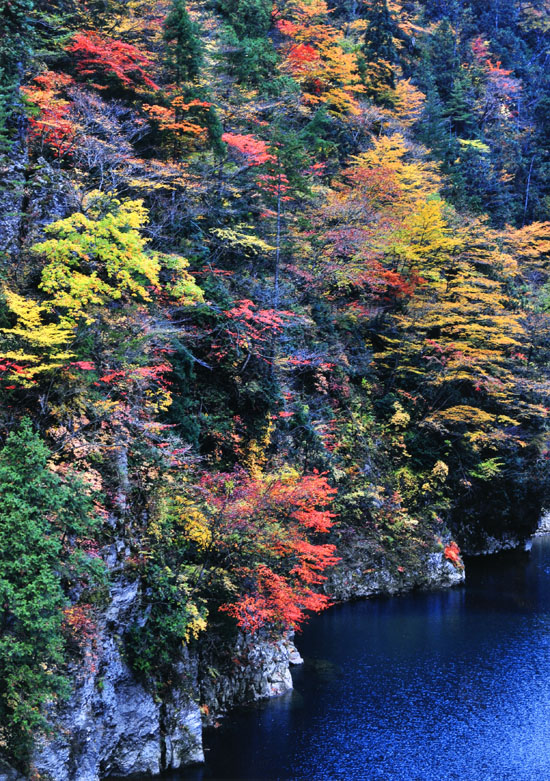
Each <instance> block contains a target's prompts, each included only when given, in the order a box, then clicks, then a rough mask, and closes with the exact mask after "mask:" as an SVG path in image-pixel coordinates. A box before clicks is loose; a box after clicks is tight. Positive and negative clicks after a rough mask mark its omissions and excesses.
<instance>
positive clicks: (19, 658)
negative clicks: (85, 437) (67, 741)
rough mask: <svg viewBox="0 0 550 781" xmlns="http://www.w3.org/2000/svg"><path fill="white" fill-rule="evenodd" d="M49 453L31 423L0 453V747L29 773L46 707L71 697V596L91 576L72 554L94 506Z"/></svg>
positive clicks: (87, 567)
mask: <svg viewBox="0 0 550 781" xmlns="http://www.w3.org/2000/svg"><path fill="white" fill-rule="evenodd" d="M49 457H50V453H49V450H48V448H47V447H46V445H45V444H44V442H43V441H42V440H41V439H40V436H39V435H38V434H36V433H34V432H33V430H32V426H31V423H30V421H29V420H28V419H26V420H25V421H24V422H23V424H22V426H21V429H20V431H19V432H16V433H12V434H10V436H9V437H8V440H7V443H6V445H5V447H4V449H3V450H2V452H1V453H0V503H1V505H2V514H1V516H0V746H1V745H4V746H5V747H6V748H7V750H8V753H9V755H10V756H11V757H12V759H13V760H15V761H16V762H18V763H19V765H20V767H21V768H22V769H25V763H26V761H27V759H28V753H29V750H30V745H31V738H32V736H33V734H34V733H36V731H37V730H39V729H42V728H44V727H46V721H45V718H44V716H43V714H42V708H43V706H44V705H45V704H46V703H47V702H51V701H53V700H55V699H57V698H58V697H60V696H63V695H65V694H67V692H68V688H69V686H68V681H67V679H66V678H65V676H64V675H63V673H61V672H60V668H61V666H62V664H63V662H64V660H65V641H64V638H63V634H62V631H61V629H62V624H63V608H64V607H65V606H66V605H67V604H68V600H67V597H66V591H67V588H68V587H69V586H71V585H72V584H74V582H75V581H76V580H80V579H81V578H82V576H83V575H85V572H86V570H88V572H90V565H89V562H90V560H89V559H88V558H87V557H86V556H85V555H84V556H83V555H82V554H81V553H80V555H79V553H78V552H77V551H75V549H74V546H73V544H72V541H73V540H74V538H75V536H76V535H79V534H82V533H83V532H87V533H89V528H90V523H91V522H90V510H91V501H90V499H89V498H88V497H87V496H86V494H85V493H84V492H83V491H82V486H80V485H79V484H75V483H74V482H73V483H72V484H71V485H69V484H67V483H65V482H64V481H63V480H62V479H61V478H60V477H58V476H57V475H56V474H55V473H54V472H52V471H51V470H50V469H49V468H48V458H49Z"/></svg>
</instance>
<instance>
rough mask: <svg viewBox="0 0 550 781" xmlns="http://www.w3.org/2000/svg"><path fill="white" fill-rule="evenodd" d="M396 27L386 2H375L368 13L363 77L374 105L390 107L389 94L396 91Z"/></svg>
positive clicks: (381, 0)
mask: <svg viewBox="0 0 550 781" xmlns="http://www.w3.org/2000/svg"><path fill="white" fill-rule="evenodd" d="M394 34H395V25H394V22H393V20H392V18H391V14H390V10H389V8H388V3H387V0H372V3H371V5H370V7H369V9H368V11H367V29H366V31H365V38H364V41H363V46H362V62H360V63H359V65H360V71H361V76H362V80H363V83H364V85H365V86H366V88H367V94H368V95H369V97H371V98H372V99H373V100H374V101H375V102H378V103H387V102H388V91H389V90H393V89H395V72H394V67H393V66H394V64H395V62H396V60H397V53H396V51H395V46H394V42H393V39H394Z"/></svg>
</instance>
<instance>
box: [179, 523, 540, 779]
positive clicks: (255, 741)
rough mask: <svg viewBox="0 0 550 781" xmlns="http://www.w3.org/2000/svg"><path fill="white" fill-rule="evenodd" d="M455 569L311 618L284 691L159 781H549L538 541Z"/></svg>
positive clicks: (231, 723) (230, 723)
mask: <svg viewBox="0 0 550 781" xmlns="http://www.w3.org/2000/svg"><path fill="white" fill-rule="evenodd" d="M467 569H468V582H467V585H466V586H465V587H463V588H458V589H453V590H450V591H441V592H433V593H428V594H411V595H407V596H403V597H397V598H393V599H379V600H372V601H367V602H356V603H353V604H351V603H350V604H347V605H342V606H338V607H335V608H332V609H331V610H329V611H327V612H326V613H325V614H323V615H321V616H319V617H315V618H314V619H313V620H312V621H311V623H310V624H309V626H308V627H307V628H306V629H305V630H304V632H303V635H302V636H301V637H300V638H299V639H298V643H297V644H298V647H299V650H300V651H301V653H302V655H303V656H304V657H305V658H306V664H305V665H304V666H303V668H297V669H296V670H295V673H294V684H295V692H293V693H292V694H289V695H286V696H284V697H281V698H278V699H275V700H270V701H269V702H268V703H265V704H262V705H261V706H259V707H258V706H257V707H255V708H249V709H243V710H241V711H239V712H237V713H233V714H232V715H231V717H230V718H229V719H227V720H226V721H225V722H224V723H223V726H222V727H221V728H220V729H218V730H212V731H211V732H209V733H208V734H207V736H206V745H207V748H208V752H207V764H206V766H205V767H204V768H196V769H192V770H189V771H185V772H183V773H179V774H172V775H170V776H169V777H168V778H169V779H171V781H176V779H177V780H178V781H182V779H192V780H193V781H206V779H214V778H219V779H243V780H244V779H297V780H298V779H300V780H302V779H303V780H304V781H305V780H306V779H307V781H313V780H315V781H324V780H325V779H326V781H332V780H333V779H342V780H343V779H346V781H347V780H348V779H357V780H359V779H360V780H361V781H363V779H365V780H369V781H370V779H382V780H383V781H392V780H393V779H395V781H444V780H445V781H446V780H447V779H449V780H450V779H460V781H491V780H493V779H494V781H545V779H550V538H548V537H546V538H545V537H542V538H537V539H536V540H534V543H533V547H532V550H531V552H530V553H529V554H526V553H514V554H503V555H501V556H499V557H493V558H492V559H481V560H474V561H471V562H469V563H468V567H467Z"/></svg>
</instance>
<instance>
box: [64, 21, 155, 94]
mask: <svg viewBox="0 0 550 781" xmlns="http://www.w3.org/2000/svg"><path fill="white" fill-rule="evenodd" d="M67 51H68V52H69V53H70V54H73V55H74V56H75V57H76V60H77V65H76V69H77V72H78V74H79V75H80V76H83V77H89V78H93V79H99V80H103V81H107V84H108V85H110V84H112V82H113V79H114V82H115V83H118V85H120V86H123V87H126V88H128V89H133V90H136V91H137V90H139V88H143V87H144V86H145V87H149V88H150V89H152V90H158V89H159V87H158V86H157V84H155V82H154V81H153V80H152V79H151V78H150V77H149V76H148V75H147V72H146V68H150V67H151V65H152V59H151V57H150V56H149V54H144V53H143V52H141V51H139V49H137V48H136V47H135V46H132V45H131V44H129V43H124V42H123V41H117V40H113V39H110V38H104V37H102V36H100V35H99V34H98V33H96V32H94V31H93V30H90V31H88V32H82V33H76V35H74V36H73V39H72V41H71V43H70V44H69V45H68V46H67ZM94 86H96V87H98V88H105V86H106V85H99V84H95V85H94Z"/></svg>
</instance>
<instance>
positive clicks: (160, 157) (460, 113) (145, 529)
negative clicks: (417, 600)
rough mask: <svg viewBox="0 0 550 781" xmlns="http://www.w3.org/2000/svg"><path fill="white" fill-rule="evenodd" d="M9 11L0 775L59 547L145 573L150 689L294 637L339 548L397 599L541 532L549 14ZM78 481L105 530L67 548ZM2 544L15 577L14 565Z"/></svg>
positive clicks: (317, 7) (184, 6)
mask: <svg viewBox="0 0 550 781" xmlns="http://www.w3.org/2000/svg"><path fill="white" fill-rule="evenodd" d="M4 6H5V8H3V9H2V10H3V16H4V19H5V22H4V24H5V28H4V33H5V34H4V37H3V39H2V43H1V45H0V72H1V74H2V87H1V88H0V154H1V155H2V159H1V167H2V170H3V171H4V172H5V174H6V176H5V183H4V185H3V189H2V190H1V192H0V197H1V199H2V203H3V204H5V206H6V210H5V214H4V215H2V217H1V218H0V229H1V230H2V231H3V232H4V233H5V237H6V240H5V245H4V246H3V248H2V249H1V250H0V261H1V266H2V268H1V284H2V296H1V306H0V333H1V341H0V384H1V387H2V404H1V406H0V434H1V436H2V438H3V441H4V442H5V443H6V444H5V448H4V450H3V452H2V455H0V459H1V461H0V491H1V492H2V495H3V496H4V497H5V498H4V507H5V508H6V507H7V508H8V510H7V511H6V509H4V522H3V526H2V534H1V536H0V568H1V569H0V589H1V590H2V595H4V594H6V595H7V596H2V599H1V600H0V610H4V613H0V616H2V620H3V621H4V626H7V625H8V624H9V631H10V632H11V633H12V634H13V637H17V643H18V644H20V645H17V646H16V648H17V649H18V648H20V649H21V651H20V652H21V657H20V658H19V657H18V656H15V655H11V656H10V657H9V664H8V662H7V651H6V649H5V648H4V646H3V645H1V644H0V663H1V664H3V665H4V667H3V668H2V680H1V681H0V717H1V718H0V721H1V722H2V724H6V723H9V724H12V725H13V730H15V732H13V733H12V732H8V731H6V729H8V728H4V729H5V731H6V736H4V734H3V733H1V740H2V741H4V742H6V741H7V742H8V744H9V748H10V750H11V753H12V754H13V753H14V751H15V750H14V749H12V743H13V741H14V740H15V738H13V737H11V736H12V735H16V734H17V735H20V736H23V737H21V743H22V744H23V743H24V742H25V741H26V740H27V738H28V737H29V736H30V734H31V732H32V731H33V730H34V729H35V728H37V727H39V726H40V725H41V724H42V717H41V715H40V713H41V711H40V709H41V708H42V707H43V705H44V704H45V703H47V702H49V701H50V700H52V698H54V697H55V696H57V695H61V694H62V692H63V691H65V689H66V687H65V683H64V681H63V670H64V665H66V664H67V663H68V662H69V661H70V657H71V653H72V652H74V648H73V649H72V651H71V643H70V642H68V641H67V642H65V641H63V640H62V637H61V635H60V634H59V627H60V626H61V624H62V622H63V620H64V616H65V617H66V616H67V611H69V613H68V615H69V619H70V620H69V624H70V625H71V626H73V627H77V626H78V624H79V622H80V624H81V625H83V624H86V610H87V608H86V607H85V606H86V605H87V604H88V603H87V601H86V600H88V601H89V595H88V594H87V593H86V589H87V588H88V587H86V588H85V587H83V586H80V587H79V588H76V587H75V586H74V582H73V579H72V578H73V577H74V576H71V575H69V574H67V573H68V570H70V567H72V566H73V565H72V564H71V563H70V562H71V561H72V557H74V556H80V558H81V560H82V561H83V562H84V561H85V559H86V557H87V556H88V558H89V555H88V553H89V550H91V549H92V548H90V546H92V547H93V550H98V551H101V550H102V546H103V545H106V542H107V538H109V539H111V538H112V537H113V536H114V537H115V538H117V539H123V540H124V544H123V545H121V546H119V548H117V551H118V559H117V562H116V570H117V577H118V576H121V573H122V575H123V576H127V577H132V578H138V579H139V581H140V598H141V599H142V602H143V616H145V617H146V620H139V621H137V622H136V623H135V625H132V626H129V627H128V631H127V633H126V636H125V638H124V643H125V648H126V653H127V656H128V659H129V660H130V661H131V663H132V665H133V666H134V669H135V670H136V672H137V673H138V674H140V675H142V676H145V677H146V678H147V680H148V681H149V682H150V681H152V680H154V681H155V682H156V683H159V684H161V683H162V681H163V680H168V679H169V677H170V666H171V664H173V662H174V660H175V658H176V657H177V654H178V651H179V649H180V648H181V646H182V643H183V644H191V643H197V642H200V641H201V637H203V636H204V634H205V631H206V630H207V629H208V631H209V632H214V633H219V634H220V635H225V634H226V633H231V632H232V631H233V632H234V631H236V630H237V629H240V630H241V631H244V632H247V633H254V632H256V631H258V630H260V629H261V630H262V631H265V632H269V631H274V632H281V631H286V630H292V629H295V628H297V627H299V625H300V623H301V622H302V621H303V620H304V618H305V616H306V614H307V612H308V611H311V610H320V609H322V608H323V607H325V606H326V605H327V603H328V600H327V597H326V596H325V595H324V594H323V592H322V585H323V580H324V578H325V575H326V571H327V570H328V568H330V567H331V566H333V565H334V564H335V562H336V561H337V559H338V555H339V552H342V551H343V550H344V549H345V548H346V546H349V545H352V544H353V542H354V540H358V539H359V540H361V543H362V546H363V550H364V551H366V555H367V554H368V561H367V562H366V567H367V568H368V567H369V566H371V567H377V566H384V567H385V568H390V569H392V570H393V571H394V572H395V574H396V575H398V574H399V573H402V572H407V571H410V570H413V569H414V567H415V566H417V565H418V561H419V557H420V556H421V555H423V554H425V553H426V552H430V551H435V550H443V548H444V555H445V556H446V558H447V560H448V561H450V562H452V563H453V564H455V565H456V566H461V563H460V557H459V550H458V546H457V544H456V543H455V542H449V543H448V544H446V545H445V544H443V543H441V539H442V538H443V537H445V535H446V534H447V529H450V530H451V532H452V534H453V536H455V537H456V539H457V540H458V542H459V543H461V544H466V545H472V546H473V545H475V544H476V543H479V541H480V539H481V540H482V539H483V536H484V535H485V536H487V535H492V536H496V537H498V536H499V535H502V534H503V533H505V532H519V533H522V532H523V531H528V530H529V529H531V528H532V526H533V524H534V523H535V522H536V518H537V513H538V511H539V510H540V506H541V504H542V501H543V499H544V496H545V495H546V491H547V477H546V471H547V469H546V464H547V457H548V452H547V443H546V438H547V435H546V429H547V423H546V420H547V412H548V410H547V408H548V402H549V399H548V391H547V365H548V360H547V359H548V349H549V347H548V346H549V344H550V341H549V339H550V320H549V314H548V313H549V307H550V279H549V272H548V261H547V259H548V255H549V253H550V222H548V221H547V219H548V210H549V205H550V177H549V176H548V171H549V166H550V157H549V153H550V146H549V142H548V137H549V136H548V121H549V119H550V104H549V103H548V97H547V93H548V88H549V87H550V75H549V73H548V68H547V52H548V46H549V43H550V39H549V36H550V8H549V7H548V4H547V3H546V2H543V0H535V2H531V3H528V4H527V3H520V2H518V0H484V2H477V0H470V2H466V0H449V2H440V1H439V0H438V2H431V0H423V2H418V3H408V2H404V1H403V2H401V1H400V0H361V2H355V0H342V2H340V3H338V4H336V5H329V4H328V3H327V2H325V0H287V1H286V2H277V1H276V2H275V3H272V2H267V0H244V1H240V2H235V1H234V0H217V1H216V2H207V3H203V2H191V0H189V1H188V2H185V0H173V2H172V1H171V0H156V2H154V3H147V2H145V0H125V1H124V2H118V3H116V2H112V0H102V1H101V2H96V0H88V1H87V2H80V0H74V2H71V3H68V2H64V1H63V0H61V1H60V2H56V3H47V2H45V0H11V2H10V3H4ZM0 7H2V3H1V2H0ZM24 418H26V419H27V421H29V420H30V421H32V424H31V423H29V422H26V423H24V424H23V428H20V426H21V420H22V419H24ZM18 431H20V432H21V433H14V432H18ZM35 431H38V432H40V434H41V436H42V437H43V440H44V442H45V443H47V444H43V443H42V440H40V439H39V438H38V434H36V433H34V432H35ZM16 448H19V449H21V448H22V449H24V450H25V453H26V454H27V455H25V457H24V458H23V460H21V458H20V457H19V456H17V455H16V454H15V449H16ZM46 448H49V453H50V455H49V456H48V451H47V450H46ZM25 459H26V460H25ZM25 464H27V465H31V464H34V465H35V466H33V467H32V468H31V467H30V466H25ZM25 470H26V471H25ZM12 473H13V474H12ZM69 473H73V474H75V475H78V476H79V478H78V479H80V480H82V481H84V483H85V484H86V485H87V486H89V487H90V490H93V492H94V497H95V498H94V501H95V502H96V508H95V510H94V514H95V515H98V517H100V518H102V519H104V528H103V529H101V528H99V527H98V528H95V530H94V529H92V530H90V531H89V532H86V534H85V535H84V531H83V530H84V526H83V525H82V524H84V523H85V521H84V518H85V517H91V515H90V507H89V500H88V499H87V498H86V492H85V491H79V492H77V493H78V500H77V495H76V494H74V495H73V493H72V492H71V490H70V489H69V486H70V485H71V484H72V482H71V481H72V480H73V478H72V477H70V478H69V477H68V475H69ZM52 481H54V482H52ZM17 491H20V492H21V495H20V496H19V495H18V496H16V492H17ZM14 492H15V493H14ZM10 502H11V503H12V504H11V505H10ZM12 505H13V507H12ZM69 505H70V507H71V508H72V509H71V510H70V512H69V511H65V510H64V511H63V513H61V507H62V506H63V507H64V508H68V507H69ZM10 507H12V509H11V510H10V509H9V508H10ZM77 511H78V512H77ZM78 513H80V515H78ZM77 517H78V518H80V521H79V523H80V524H81V525H78V524H76V518H77ZM63 524H64V525H65V526H64V525H63ZM17 546H19V547H20V548H21V550H22V551H25V555H26V556H30V557H34V559H33V561H32V562H29V563H28V565H25V567H24V568H23V570H22V571H20V567H19V565H18V564H17V563H16V564H15V565H14V564H13V563H10V552H13V550H15V549H16V548H17ZM87 551H88V553H87ZM30 572H32V573H33V574H34V576H35V578H36V580H35V582H36V583H39V582H42V581H43V582H44V584H45V586H44V588H45V590H44V592H43V593H41V595H40V599H44V600H45V604H44V606H43V607H41V606H40V605H39V604H38V603H36V600H37V599H39V596H38V592H36V593H35V594H33V593H32V592H28V593H27V591H26V590H28V589H32V582H31V580H29V577H28V576H29V573H30ZM79 577H80V576H79ZM82 577H84V575H82ZM27 581H28V582H27ZM8 592H9V593H8ZM23 593H24V594H25V597H24V601H23V602H21V603H20V602H19V601H18V600H20V599H22V598H23V597H21V594H23ZM25 600H27V601H25ZM19 607H21V611H23V612H21V614H20V615H19V614H18V612H17V611H18V610H19ZM36 611H38V612H39V613H40V621H38V622H35V621H34V618H33V616H35V614H36ZM31 619H32V623H33V628H32V629H31V628H30V624H29V621H31ZM6 622H7V624H6ZM86 626H87V627H88V629H89V626H90V624H89V623H87V624H86ZM84 634H86V632H84ZM86 636H87V635H86ZM33 644H34V645H35V646H36V654H35V656H33V657H32V658H30V657H29V658H27V653H28V648H29V647H30V645H33ZM4 645H5V643H4ZM2 648H4V651H2ZM17 653H19V651H18V652H17ZM2 654H3V656H2ZM6 664H8V666H7V667H6ZM44 665H45V666H44ZM9 729H11V727H10V728H9ZM17 731H19V732H17Z"/></svg>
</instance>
